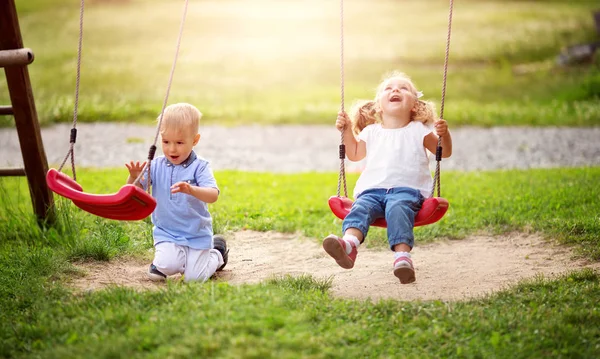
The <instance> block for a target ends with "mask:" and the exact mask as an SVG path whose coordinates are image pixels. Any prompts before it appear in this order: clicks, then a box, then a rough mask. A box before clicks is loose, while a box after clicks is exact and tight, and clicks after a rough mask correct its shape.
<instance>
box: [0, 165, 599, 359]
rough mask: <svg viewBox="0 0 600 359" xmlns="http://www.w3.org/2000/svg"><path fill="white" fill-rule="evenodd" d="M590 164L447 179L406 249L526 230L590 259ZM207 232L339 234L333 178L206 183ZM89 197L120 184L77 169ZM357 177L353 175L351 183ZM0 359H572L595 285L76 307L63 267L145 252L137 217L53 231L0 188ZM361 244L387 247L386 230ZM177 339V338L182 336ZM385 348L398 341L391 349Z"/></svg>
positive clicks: (87, 219)
mask: <svg viewBox="0 0 600 359" xmlns="http://www.w3.org/2000/svg"><path fill="white" fill-rule="evenodd" d="M599 175H600V168H576V169H553V170H533V171H493V172H480V173H455V172H450V173H446V174H445V175H444V181H445V185H444V188H445V193H446V197H447V198H448V199H449V201H450V203H451V208H450V210H449V213H448V214H447V215H446V216H445V217H444V219H443V220H441V221H440V222H438V223H437V224H435V225H429V226H426V227H420V228H419V229H417V231H416V234H417V241H421V242H422V241H429V240H432V239H435V238H441V237H452V238H462V237H464V236H466V235H469V234H473V233H491V234H499V235H501V234H503V233H506V232H512V231H537V232H540V233H542V234H544V235H546V236H547V237H549V238H555V239H557V240H559V241H561V242H563V243H565V244H570V245H574V246H575V248H576V249H577V253H579V254H580V255H583V256H585V257H588V258H590V259H595V260H598V259H599V258H600V251H599V250H598V248H600V237H599V236H598V233H600V221H599V220H600V218H599V217H598V213H600V192H599V191H598V188H597V183H596V182H597V181H596V179H597V178H598V176H599ZM216 177H217V180H218V181H219V183H220V186H221V188H222V190H223V195H222V197H221V198H220V199H219V201H218V202H216V203H215V204H214V205H211V211H212V213H213V215H214V217H215V223H216V230H217V231H220V232H225V231H235V230H240V229H242V228H250V229H257V230H276V231H283V232H296V231H299V232H302V233H304V234H305V235H307V236H309V237H317V238H320V237H321V236H322V235H323V233H329V232H335V231H339V227H340V223H339V221H337V220H334V219H333V215H332V214H331V213H330V212H329V209H328V208H327V206H326V199H327V198H328V196H330V195H331V194H332V191H333V190H335V188H334V187H335V181H336V175H335V174H333V173H331V174H316V173H307V174H295V175H276V174H264V173H243V172H217V173H216ZM79 178H80V179H81V181H80V182H81V183H82V185H83V187H84V188H87V190H88V191H90V192H92V193H109V192H113V191H115V190H116V189H117V188H118V187H120V185H121V183H122V178H123V170H121V169H119V170H106V171H96V170H93V171H91V170H81V171H79ZM355 179H356V178H355V177H351V178H349V182H350V183H353V181H354V180H355ZM0 188H1V189H2V196H0V198H1V200H0V298H1V299H0V326H1V329H2V330H1V331H0V333H1V334H0V344H1V345H0V356H1V357H44V358H64V357H86V358H104V357H140V358H141V357H149V358H153V357H164V356H168V357H189V358H193V357H199V356H200V357H225V358H239V357H248V358H252V357H256V358H258V357H260V358H296V357H307V358H345V357H390V356H396V355H399V353H401V354H400V355H402V356H406V357H419V358H421V357H432V358H433V357H435V358H438V357H468V358H479V357H498V358H531V357H546V356H551V357H559V358H560V357H565V358H566V357H569V358H570V357H581V358H591V357H595V356H597V355H598V353H600V329H599V328H600V326H599V324H600V311H599V309H598V306H597V305H596V304H594V303H596V301H597V300H596V298H598V296H599V295H600V281H599V277H598V273H596V272H593V271H591V270H584V271H578V272H573V273H571V274H568V275H565V276H563V277H560V278H558V279H552V280H549V279H544V278H537V279H534V280H531V281H527V282H523V283H521V284H519V285H518V286H515V287H511V288H508V289H506V290H504V291H502V292H500V293H497V294H494V295H492V296H489V297H486V298H482V299H476V300H469V301H465V302H442V301H425V302H424V301H416V302H401V301H393V300H384V301H378V302H372V301H366V302H365V301H357V300H346V299H338V298H332V297H331V296H330V294H329V292H328V288H329V287H330V283H329V282H328V281H327V280H321V279H314V278H311V277H306V276H301V277H281V278H274V279H273V280H271V281H269V282H267V283H263V284H258V285H242V286H231V285H229V284H227V283H223V282H209V283H206V284H197V283H196V284H193V283H192V284H187V285H182V284H181V283H171V284H169V285H168V286H167V287H165V288H164V289H161V290H160V291H157V292H152V291H151V292H135V291H134V290H132V289H127V288H113V289H108V290H102V291H96V292H90V293H84V294H78V295H74V294H73V293H72V292H71V289H68V287H67V286H65V279H66V278H68V277H73V276H77V275H80V274H79V273H78V272H77V270H75V268H74V267H73V266H72V264H71V263H72V262H73V261H75V260H110V259H114V258H117V257H120V256H126V255H129V256H131V255H133V256H136V255H142V254H143V253H146V252H147V250H148V249H149V248H150V247H151V246H152V240H151V233H150V224H149V223H148V222H147V221H138V222H131V223H129V222H116V221H108V220H103V219H99V218H96V217H94V216H91V215H88V214H86V213H84V212H82V211H80V210H78V209H76V208H74V206H72V205H70V204H69V202H67V201H59V202H58V204H59V221H58V223H57V225H56V226H54V227H52V228H47V229H40V228H39V227H38V226H37V225H36V224H35V220H34V219H33V215H32V214H31V208H30V204H29V198H28V193H27V185H26V181H25V180H19V179H14V178H8V179H1V180H0ZM370 241H371V242H372V243H377V242H378V243H379V244H380V245H384V238H383V232H382V231H375V233H374V234H373V235H372V236H371V238H370ZM181 328H186V330H182V329H181ZM390 343H394V345H390Z"/></svg>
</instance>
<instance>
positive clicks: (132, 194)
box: [46, 168, 156, 221]
mask: <svg viewBox="0 0 600 359" xmlns="http://www.w3.org/2000/svg"><path fill="white" fill-rule="evenodd" d="M46 182H47V183H48V187H49V188H50V189H51V190H52V191H54V192H55V193H56V194H59V195H61V196H63V197H65V198H68V199H70V200H71V201H72V202H73V203H74V204H75V205H76V206H77V207H79V208H81V209H82V210H84V211H86V212H89V213H91V214H94V215H96V216H100V217H104V218H108V219H116V220H121V221H136V220H140V219H144V218H146V217H148V216H149V215H150V214H151V213H152V212H153V211H154V209H155V208H156V200H155V199H154V198H153V197H152V196H151V195H149V194H148V193H147V192H146V191H144V190H143V189H141V188H139V187H137V186H134V185H132V184H127V185H124V186H123V187H121V189H120V190H119V191H118V192H117V193H114V194H91V193H86V192H84V191H83V188H82V187H81V185H80V184H79V183H77V182H76V181H74V180H73V179H72V178H71V177H69V176H67V175H66V174H64V173H62V172H59V171H57V170H55V169H54V168H51V169H50V170H49V171H48V173H47V174H46Z"/></svg>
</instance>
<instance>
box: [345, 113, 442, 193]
mask: <svg viewBox="0 0 600 359" xmlns="http://www.w3.org/2000/svg"><path fill="white" fill-rule="evenodd" d="M430 132H431V129H429V128H427V126H425V125H424V124H423V123H421V122H417V121H411V122H409V123H408V125H406V126H404V127H402V128H394V129H386V128H382V127H381V124H378V123H376V124H372V125H369V126H367V127H365V128H364V129H363V130H362V132H361V133H360V134H359V135H358V138H359V140H362V141H365V143H366V144H367V156H366V164H365V169H364V171H363V172H362V174H361V175H360V177H359V178H358V181H357V182H356V187H354V198H356V197H357V196H358V195H359V194H360V193H362V192H363V191H364V190H367V189H371V188H385V189H389V188H394V187H411V188H415V189H418V190H419V191H421V194H423V196H424V197H425V198H427V197H430V196H431V187H432V186H433V179H432V178H431V172H430V170H429V158H428V156H427V149H426V148H425V146H423V138H425V136H427V135H428V134H429V133H430Z"/></svg>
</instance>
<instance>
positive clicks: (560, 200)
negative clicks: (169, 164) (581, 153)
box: [0, 167, 600, 260]
mask: <svg viewBox="0 0 600 359" xmlns="http://www.w3.org/2000/svg"><path fill="white" fill-rule="evenodd" d="M124 176H125V173H124V172H123V170H121V169H112V170H89V169H81V170H80V171H78V182H79V183H80V184H81V185H82V186H83V188H84V189H85V190H86V191H88V192H91V193H99V194H101V193H114V192H116V191H117V190H118V189H119V188H120V186H121V185H122V184H123V179H124V178H125V177H124ZM215 176H216V178H217V181H218V183H219V187H220V189H221V196H220V198H219V200H218V201H217V202H216V203H215V204H212V205H211V206H210V210H211V213H212V215H213V217H214V228H215V231H216V232H222V233H225V232H228V231H238V230H242V229H251V230H257V231H270V230H274V231H278V232H287V233H294V232H299V233H302V234H303V235H305V236H307V237H312V238H321V237H323V236H325V235H327V234H329V233H339V232H340V231H341V221H340V220H338V219H337V218H336V217H335V216H334V215H333V214H332V213H331V212H330V210H329V207H328V206H327V199H328V198H329V197H330V196H332V195H335V193H336V186H337V176H338V175H337V174H334V173H300V174H270V173H251V172H237V171H220V172H216V174H215ZM598 178H600V168H597V167H596V168H571V169H568V168H565V169H551V170H549V169H538V170H528V171H521V170H511V171H487V172H464V173H463V172H449V171H446V172H442V195H443V197H445V198H447V199H448V201H449V202H450V209H449V210H448V213H447V214H446V215H445V216H444V218H443V219H442V220H441V221H439V222H438V223H436V224H435V225H429V226H423V227H417V228H416V230H415V235H416V240H417V242H421V243H422V242H428V241H431V240H433V239H436V238H440V237H445V238H455V239H460V238H464V237H465V236H467V235H469V234H473V233H488V234H504V233H509V232H514V231H535V232H541V233H545V234H546V235H547V236H548V237H551V238H556V239H558V240H560V241H563V242H564V243H569V244H577V248H579V249H580V250H581V251H582V253H585V254H586V255H587V256H589V257H590V258H593V259H595V260H598V259H600V236H598V233H600V217H599V213H600V190H599V189H598V186H597V179H598ZM356 179H357V174H348V186H349V188H353V186H354V183H355V182H356ZM0 184H2V188H3V192H4V193H5V195H4V196H3V200H2V201H4V202H6V203H12V204H5V205H4V206H2V207H0V217H6V218H9V220H7V221H4V222H0V223H2V224H0V225H3V226H12V225H18V223H19V221H18V220H17V218H18V217H19V216H20V215H21V214H20V213H21V212H24V213H28V212H30V211H31V209H30V207H31V204H30V201H29V197H28V196H29V195H28V189H27V182H26V181H25V180H18V179H11V178H8V179H1V178H0ZM14 203H18V204H19V205H18V206H17V207H19V208H20V210H19V211H18V212H17V213H18V214H17V215H15V214H14V213H13V209H14V208H15V205H14ZM58 203H59V204H62V205H63V206H62V207H61V210H60V211H59V213H62V215H63V216H64V217H65V218H78V221H76V222H74V223H71V222H69V221H67V222H66V223H67V224H68V226H70V228H69V229H68V230H69V231H70V232H74V233H78V234H81V235H82V237H83V238H85V241H84V242H85V245H86V246H92V247H93V246H96V245H97V246H100V247H102V246H103V245H104V244H107V243H110V245H109V247H110V248H114V249H116V250H117V252H119V251H122V250H124V249H126V247H127V246H125V245H122V242H123V241H126V238H127V237H128V236H131V235H132V234H135V237H136V238H137V241H139V240H141V238H142V237H144V236H145V237H150V236H151V233H150V229H149V226H147V225H145V224H144V222H114V221H106V220H102V219H98V218H97V217H94V216H92V215H88V214H86V213H85V212H82V211H80V210H79V209H77V208H76V207H74V206H73V205H70V203H69V202H67V201H63V200H62V199H61V198H60V197H59V198H58ZM9 209H10V211H9ZM10 218H13V219H12V220H11V219H10ZM79 221H81V222H82V223H80V224H78V223H79ZM86 227H92V228H95V229H93V230H89V229H86ZM28 228H29V227H28ZM37 231H38V230H37V229H35V228H34V227H31V228H30V229H29V230H28V231H27V232H26V234H25V237H32V236H33V237H35V236H37V234H36V233H37ZM132 231H134V232H132ZM2 232H3V233H5V234H4V235H5V236H7V238H10V239H13V240H15V241H20V240H21V238H18V237H17V238H12V236H14V235H20V234H19V233H20V232H19V231H16V230H12V229H10V228H7V229H6V230H4V231H2ZM0 240H1V237H0ZM368 240H369V241H370V243H371V244H372V245H376V246H377V245H380V246H384V245H385V243H387V240H386V235H385V230H384V229H380V228H372V229H371V230H370V232H369V238H368ZM49 241H50V240H49ZM120 243H121V244H120ZM145 243H146V245H147V247H148V248H149V247H150V246H151V241H150V240H149V239H146V240H145ZM83 245H84V244H82V243H80V244H78V246H83ZM106 256H107V258H108V257H110V255H108V254H106Z"/></svg>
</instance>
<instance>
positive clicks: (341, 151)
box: [337, 0, 348, 197]
mask: <svg viewBox="0 0 600 359" xmlns="http://www.w3.org/2000/svg"><path fill="white" fill-rule="evenodd" d="M344 87H345V86H344V0H341V1H340V98H341V99H340V110H341V111H344ZM340 137H341V144H340V148H339V155H340V175H339V177H338V186H337V196H338V197H339V196H340V189H341V188H340V187H341V186H342V182H343V184H344V197H348V187H347V186H346V164H345V162H344V160H345V159H346V145H344V131H342V134H341V136H340Z"/></svg>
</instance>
